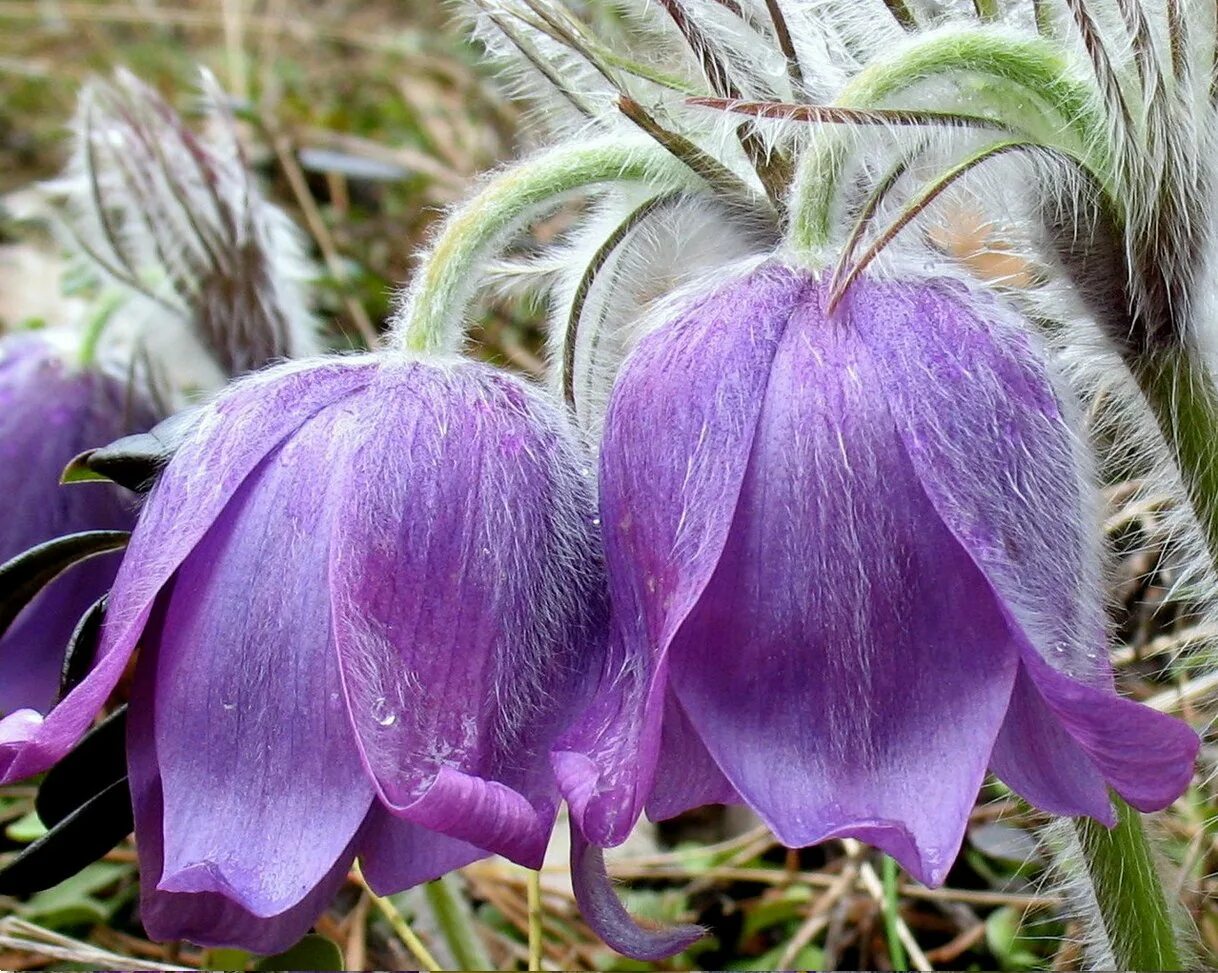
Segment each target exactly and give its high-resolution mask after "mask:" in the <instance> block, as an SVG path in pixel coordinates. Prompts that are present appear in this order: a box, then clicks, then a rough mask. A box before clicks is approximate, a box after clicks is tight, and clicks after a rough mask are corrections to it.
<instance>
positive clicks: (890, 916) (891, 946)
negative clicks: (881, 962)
mask: <svg viewBox="0 0 1218 973" xmlns="http://www.w3.org/2000/svg"><path fill="white" fill-rule="evenodd" d="M882 874H883V879H884V931H885V935H886V936H887V938H888V958H889V959H890V960H892V968H893V969H894V970H908V969H909V960H908V959H907V958H906V956H905V944H904V943H902V942H901V933H900V931H899V930H898V929H897V917H898V915H899V913H898V911H897V910H898V908H899V905H900V902H899V899H898V897H897V863H896V862H895V861H894V860H893V859H892V858H891V856H889V855H885V856H884V861H883V867H882Z"/></svg>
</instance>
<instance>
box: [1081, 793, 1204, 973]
mask: <svg viewBox="0 0 1218 973" xmlns="http://www.w3.org/2000/svg"><path fill="white" fill-rule="evenodd" d="M1114 804H1115V805H1116V808H1117V826H1116V827H1115V828H1113V829H1112V830H1109V829H1107V828H1105V827H1104V826H1103V825H1102V824H1098V823H1096V822H1095V821H1092V820H1091V819H1090V818H1084V819H1080V820H1079V821H1078V822H1077V823H1076V827H1077V830H1078V838H1079V844H1080V845H1081V846H1082V850H1083V860H1084V862H1085V863H1086V867H1087V872H1088V875H1089V877H1090V879H1091V886H1092V888H1093V889H1094V891H1095V898H1096V904H1097V905H1098V906H1099V912H1100V920H1101V921H1102V922H1103V924H1104V931H1105V934H1106V940H1107V942H1108V943H1109V944H1110V945H1111V947H1112V958H1113V960H1114V961H1115V968H1116V969H1118V970H1183V969H1186V966H1185V965H1184V962H1183V959H1182V957H1181V954H1180V949H1179V947H1178V946H1177V945H1176V936H1175V930H1174V928H1173V925H1172V918H1171V910H1170V908H1169V906H1168V902H1167V897H1166V896H1165V895H1164V893H1163V885H1162V883H1161V882H1160V881H1159V874H1158V872H1157V871H1156V869H1155V863H1154V859H1153V857H1152V855H1151V851H1150V843H1149V842H1148V841H1147V840H1146V832H1145V831H1144V830H1143V828H1142V820H1141V818H1140V816H1139V815H1138V812H1137V811H1135V810H1134V809H1133V808H1131V807H1130V806H1129V805H1128V804H1126V803H1125V802H1124V801H1122V800H1120V799H1119V798H1115V799H1114Z"/></svg>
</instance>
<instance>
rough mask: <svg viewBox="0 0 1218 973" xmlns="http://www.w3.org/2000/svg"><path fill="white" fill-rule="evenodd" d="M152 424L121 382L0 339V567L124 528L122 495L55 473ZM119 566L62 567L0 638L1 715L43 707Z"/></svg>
mask: <svg viewBox="0 0 1218 973" xmlns="http://www.w3.org/2000/svg"><path fill="white" fill-rule="evenodd" d="M155 421H156V419H155V415H154V413H153V410H152V408H151V406H150V405H149V404H148V403H147V402H146V401H145V398H144V396H143V395H141V394H140V393H139V392H137V391H136V390H135V389H134V388H133V387H132V386H131V384H130V383H128V382H126V381H124V380H122V379H120V378H118V377H116V376H114V375H111V374H109V373H107V372H106V371H104V370H103V369H102V368H99V367H95V366H81V365H79V364H77V363H76V362H74V361H72V360H71V356H70V355H69V354H65V353H64V351H63V350H62V349H61V348H60V347H58V345H57V343H56V341H55V340H47V339H45V338H43V337H41V336H39V335H36V334H34V333H32V332H31V333H17V334H12V335H8V336H6V337H4V338H3V339H0V458H2V460H3V462H0V494H2V495H3V496H4V498H5V500H4V503H5V511H6V513H5V515H4V518H3V520H0V561H7V560H8V559H9V558H12V557H16V556H17V555H18V554H21V553H22V552H23V551H25V550H27V549H28V548H31V547H34V546H35V545H38V544H41V543H43V542H44V541H49V540H52V539H53V538H56V537H60V536H62V535H64V534H73V533H76V532H78V531H86V530H130V529H131V527H132V526H133V525H134V523H135V506H134V504H133V502H132V498H131V497H130V495H124V491H123V490H121V489H119V488H118V487H115V486H113V485H111V484H105V483H81V484H74V485H72V486H71V487H60V485H59V477H60V474H61V473H62V472H63V469H64V467H65V466H67V465H68V462H69V461H70V460H71V459H72V458H73V457H74V456H76V455H77V454H78V453H80V452H81V451H82V450H84V449H87V448H89V447H91V446H97V445H100V444H101V443H107V442H110V441H111V440H113V439H117V438H119V437H120V436H125V435H127V434H129V433H133V432H142V431H143V430H145V429H148V428H149V427H150V426H151V425H152V424H153V423H154V422H155ZM118 564H119V555H118V554H117V553H114V554H103V555H100V556H97V557H92V558H89V559H87V560H85V561H82V562H80V563H78V564H76V565H74V566H73V567H71V568H69V569H68V570H67V571H65V572H64V573H63V574H61V575H60V576H59V577H57V578H56V579H55V580H53V581H52V582H51V583H50V584H49V585H48V586H47V587H46V588H44V589H43V590H42V591H41V592H40V593H39V594H38V595H36V596H35V597H34V599H33V601H31V602H30V603H29V604H28V605H26V607H25V608H24V609H23V610H22V612H21V613H20V614H19V615H18V616H17V617H16V619H14V621H13V624H12V625H10V626H9V628H8V630H7V631H6V632H4V633H3V634H2V635H0V714H3V713H12V712H14V711H16V710H21V709H32V710H36V711H45V710H47V709H48V708H49V707H50V706H51V704H52V703H53V702H54V700H55V695H56V693H57V692H58V690H59V676H60V669H61V668H62V667H63V661H64V650H65V648H66V647H67V645H68V641H69V640H70V638H71V636H72V631H73V629H74V628H75V626H76V623H77V621H78V620H79V619H80V617H81V615H83V614H84V613H85V612H86V611H87V610H88V608H89V606H90V605H92V604H93V602H95V601H97V599H98V598H100V597H101V596H102V595H104V594H105V593H106V589H107V588H109V587H110V583H111V582H112V581H113V580H114V574H115V572H116V571H117V570H118Z"/></svg>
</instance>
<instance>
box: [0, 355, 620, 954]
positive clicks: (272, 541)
mask: <svg viewBox="0 0 1218 973" xmlns="http://www.w3.org/2000/svg"><path fill="white" fill-rule="evenodd" d="M585 463H586V461H585V460H583V459H582V457H581V454H580V452H579V449H578V447H577V446H576V445H575V442H574V439H573V437H572V435H571V433H570V432H569V431H568V425H567V422H566V419H565V417H564V416H563V414H562V412H561V410H560V409H559V408H558V407H557V406H554V405H551V404H550V403H549V401H548V400H547V399H546V398H545V397H544V396H543V395H542V393H541V392H539V391H537V390H534V389H531V388H530V387H528V386H527V385H526V384H525V383H523V382H521V381H519V380H517V379H515V378H512V377H510V376H507V375H505V374H502V373H499V372H497V371H496V370H494V369H493V368H491V367H489V366H486V365H481V364H477V363H474V362H469V361H460V360H446V361H441V362H423V361H418V360H412V359H406V358H396V357H389V356H384V357H375V356H361V357H350V358H333V359H318V360H315V361H312V362H300V363H294V364H292V365H287V366H283V367H280V368H276V369H272V370H269V371H267V372H263V373H260V374H258V375H256V376H253V377H252V378H250V379H247V380H246V381H243V382H240V383H237V384H236V385H234V386H232V387H230V389H229V390H227V391H226V392H225V393H223V394H222V395H221V396H220V397H219V398H218V399H217V400H215V402H214V403H212V404H211V405H210V406H208V407H206V408H205V409H203V410H202V411H201V413H200V414H199V416H198V418H197V420H196V421H195V423H194V424H193V426H192V427H191V429H190V430H189V433H188V435H187V437H186V439H185V441H184V442H183V443H182V444H181V445H180V446H179V448H178V449H177V451H176V453H175V454H174V457H173V458H172V460H171V461H170V463H169V465H168V466H167V467H166V468H165V470H164V471H163V472H162V473H161V475H160V476H159V477H158V479H157V482H156V484H155V485H154V487H153V489H152V491H151V492H150V494H149V496H148V499H147V503H146V505H145V508H144V510H143V512H142V514H141V518H140V522H139V524H138V525H137V527H136V529H135V532H134V534H133V537H132V543H131V545H130V547H129V549H128V553H127V556H126V558H125V559H124V561H123V565H122V568H121V570H120V572H119V575H118V578H117V580H116V582H115V586H114V590H113V593H112V595H111V601H110V609H109V611H108V613H107V618H106V622H105V625H104V627H103V632H102V642H101V646H100V650H99V659H98V661H97V663H96V664H95V666H94V668H93V669H92V670H91V672H90V673H89V674H88V676H87V677H86V678H85V680H84V681H83V682H82V683H81V684H80V685H79V686H78V687H77V689H76V690H74V691H73V693H71V694H70V695H69V696H68V697H67V698H66V699H65V700H64V701H63V702H62V703H61V704H60V705H59V706H58V707H57V708H56V709H55V710H53V711H52V712H51V713H50V714H49V715H48V716H47V717H46V718H45V719H44V720H9V721H5V722H4V723H0V741H2V742H0V753H3V754H4V755H5V757H6V777H7V778H8V779H13V778H16V777H19V776H24V775H25V774H29V773H33V772H37V770H39V769H42V768H43V767H45V766H46V765H48V764H49V763H51V762H53V761H54V760H55V759H57V757H58V756H59V755H62V753H64V752H66V750H67V749H68V748H69V747H70V746H71V745H72V744H73V742H74V741H75V739H77V738H78V737H79V735H80V734H81V732H83V730H84V729H85V728H86V727H87V725H88V724H89V722H90V720H91V719H92V717H93V716H94V714H96V712H97V711H98V710H99V708H100V707H101V706H102V705H103V704H104V702H105V700H106V698H107V696H108V695H109V693H110V691H111V690H112V688H113V686H114V684H115V682H116V680H117V679H118V677H119V675H120V674H121V673H122V671H123V670H124V668H125V666H126V665H127V663H128V660H129V659H130V657H131V655H132V653H133V651H134V650H135V647H136V645H137V643H138V645H139V647H140V653H139V657H138V660H137V662H136V667H135V668H136V676H135V684H134V689H133V693H132V697H131V700H130V717H129V733H128V755H129V764H130V774H131V782H132V792H133V796H134V803H135V811H136V840H137V847H138V849H139V852H140V861H141V888H142V905H141V914H142V917H143V919H144V922H145V924H146V926H147V928H148V931H149V933H150V934H151V935H153V936H155V937H157V938H167V939H172V938H189V939H191V940H193V941H195V942H198V943H201V944H204V945H213V946H215V945H232V946H240V947H244V948H248V949H253V950H257V951H259V952H273V951H275V950H279V949H282V948H285V947H286V946H288V945H290V944H291V943H292V942H293V941H295V940H296V939H298V938H299V936H300V935H301V934H302V933H303V932H304V931H306V930H307V928H308V927H309V925H311V924H312V922H313V921H314V920H315V919H316V917H317V915H318V914H319V913H320V912H321V911H322V910H323V909H324V908H325V906H326V905H327V904H328V901H329V899H330V897H331V896H332V895H333V892H334V890H335V888H336V887H337V885H338V884H339V883H341V881H342V878H343V876H344V874H345V872H346V869H347V868H349V866H350V865H351V863H352V861H353V860H354V859H355V858H356V857H357V856H358V857H359V858H361V859H362V861H363V866H364V871H365V874H366V876H367V878H368V881H369V883H370V885H371V886H372V887H373V888H374V889H375V890H376V891H377V892H379V893H382V894H388V893H391V892H396V891H400V890H401V889H403V888H406V887H409V886H411V885H415V884H418V883H419V882H423V881H427V880H430V879H433V878H436V877H439V876H440V875H442V874H444V873H445V872H447V871H450V870H451V869H453V868H456V867H459V866H461V865H464V864H467V863H469V862H470V861H473V860H475V859H477V858H480V857H484V856H485V855H488V854H503V855H506V856H508V857H510V858H512V859H514V860H516V861H518V862H521V863H522V864H526V865H530V866H533V867H536V866H538V865H540V861H541V856H542V853H543V851H544V847H545V844H546V841H547V839H548V836H549V832H550V830H551V828H552V827H553V820H554V817H555V814H556V811H557V807H558V801H559V795H558V789H557V783H556V781H555V779H554V775H553V773H552V771H551V770H550V766H549V751H550V749H551V747H552V744H553V742H554V739H555V738H556V736H557V734H558V732H559V731H560V730H561V728H562V727H563V725H565V723H566V722H568V721H569V720H570V719H571V718H572V716H573V714H574V713H575V712H577V711H578V710H580V709H582V708H583V707H584V706H585V705H586V704H587V702H588V699H589V698H590V696H591V692H592V685H591V682H592V679H593V678H594V677H595V676H596V675H597V674H599V671H600V662H601V660H600V658H599V654H600V653H602V652H603V645H604V635H603V629H604V624H605V616H606V613H607V607H606V604H605V601H606V595H605V590H604V587H605V586H604V577H603V567H602V564H601V561H600V557H599V550H598V546H597V544H598V540H597V534H596V529H595V506H594V502H593V498H592V487H591V481H590V477H589V476H588V475H587V470H586V468H585V466H584V464H585Z"/></svg>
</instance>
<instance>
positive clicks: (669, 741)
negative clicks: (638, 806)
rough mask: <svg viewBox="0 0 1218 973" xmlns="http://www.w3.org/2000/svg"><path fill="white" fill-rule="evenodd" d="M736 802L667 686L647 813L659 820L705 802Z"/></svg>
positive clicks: (730, 786) (716, 766) (712, 759)
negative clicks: (654, 773) (656, 760)
mask: <svg viewBox="0 0 1218 973" xmlns="http://www.w3.org/2000/svg"><path fill="white" fill-rule="evenodd" d="M739 803H741V800H740V795H739V794H737V793H736V788H734V787H733V786H732V785H731V782H730V781H729V780H728V779H727V778H726V777H724V776H723V771H721V770H720V769H719V767H718V765H716V763H715V761H714V758H713V757H711V755H710V753H709V752H707V749H706V744H704V743H703V742H702V740H701V738H700V737H699V736H698V731H697V730H695V729H694V727H693V725H692V724H691V723H690V722H689V717H688V716H686V715H685V709H684V707H682V706H681V703H680V702H679V701H678V700H677V697H676V694H675V693H673V692H672V690H671V689H670V690H669V691H668V693H667V694H666V696H665V699H664V722H663V725H662V726H661V728H660V757H659V760H658V762H657V763H656V777H655V784H654V786H653V787H652V789H651V795H650V796H649V797H648V798H647V816H648V817H649V818H651V820H653V821H663V820H665V819H667V818H673V817H676V816H677V815H678V814H681V813H682V812H684V811H688V810H690V809H691V808H695V807H702V806H704V805H706V804H739Z"/></svg>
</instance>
